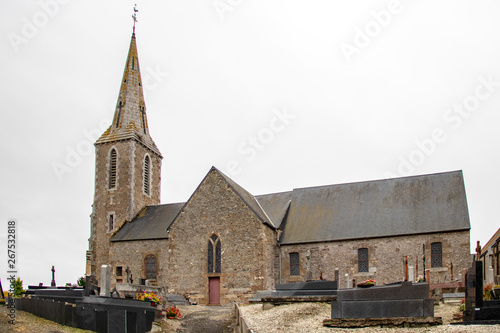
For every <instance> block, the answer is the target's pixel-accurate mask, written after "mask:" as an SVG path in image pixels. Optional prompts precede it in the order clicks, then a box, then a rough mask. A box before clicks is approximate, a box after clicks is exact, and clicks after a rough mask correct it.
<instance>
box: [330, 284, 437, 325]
mask: <svg viewBox="0 0 500 333" xmlns="http://www.w3.org/2000/svg"><path fill="white" fill-rule="evenodd" d="M433 316H434V300H433V299H431V298H429V284H427V283H416V284H413V283H412V282H402V283H397V284H392V285H385V286H374V287H370V288H354V289H341V290H339V291H338V293H337V301H334V302H332V318H334V319H337V318H341V319H343V318H349V319H351V318H401V317H433Z"/></svg>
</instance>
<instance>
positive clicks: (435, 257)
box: [431, 242, 443, 267]
mask: <svg viewBox="0 0 500 333" xmlns="http://www.w3.org/2000/svg"><path fill="white" fill-rule="evenodd" d="M442 266H443V244H442V243H441V242H436V243H432V244H431V267H442Z"/></svg>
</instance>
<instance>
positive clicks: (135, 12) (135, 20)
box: [132, 4, 139, 34]
mask: <svg viewBox="0 0 500 333" xmlns="http://www.w3.org/2000/svg"><path fill="white" fill-rule="evenodd" d="M138 11H139V10H138V9H137V4H135V5H134V15H132V18H133V19H134V30H133V33H134V34H135V22H137V12H138Z"/></svg>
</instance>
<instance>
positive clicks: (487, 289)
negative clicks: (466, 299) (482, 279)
mask: <svg viewBox="0 0 500 333" xmlns="http://www.w3.org/2000/svg"><path fill="white" fill-rule="evenodd" d="M491 289H493V283H489V284H487V285H486V286H484V288H483V299H484V300H492V299H493V294H492V292H491Z"/></svg>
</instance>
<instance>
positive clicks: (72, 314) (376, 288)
mask: <svg viewBox="0 0 500 333" xmlns="http://www.w3.org/2000/svg"><path fill="white" fill-rule="evenodd" d="M464 273H465V272H464ZM53 274H54V273H53ZM482 275H483V263H482V262H481V261H474V262H473V263H472V265H471V267H470V268H469V269H468V270H467V271H466V274H464V281H463V283H462V282H461V284H463V285H464V286H465V288H463V289H464V290H465V302H464V305H465V309H464V311H463V320H462V319H459V318H455V319H457V320H456V321H454V322H452V323H451V324H452V325H453V326H458V325H460V326H463V325H466V326H464V327H471V328H470V330H471V331H476V329H475V328H474V327H483V326H484V325H500V293H499V292H498V291H495V289H494V288H491V289H489V290H488V293H487V294H488V295H490V296H489V297H487V295H486V294H485V295H483V291H484V290H485V289H484V288H483V287H484V286H483V276H482ZM335 276H336V278H338V276H339V274H338V273H337V274H335ZM109 279H110V272H109V268H107V267H102V268H101V281H109ZM131 282H132V281H130V280H127V283H123V285H122V286H120V289H121V291H119V290H117V289H116V288H114V289H113V290H111V288H110V285H109V283H102V284H101V287H98V286H97V279H95V277H93V276H87V277H86V283H85V287H84V288H82V287H76V286H66V287H57V286H56V284H55V280H54V278H53V280H52V283H51V286H50V287H49V286H43V285H39V286H29V288H28V290H26V292H25V293H24V294H23V295H22V297H20V298H16V300H15V307H16V309H17V310H22V311H26V312H29V313H32V314H34V315H36V316H39V317H42V318H45V319H48V320H51V321H53V322H56V323H59V324H62V325H66V326H70V327H75V328H81V329H86V330H91V331H95V332H149V331H151V329H152V328H153V323H154V322H155V321H160V322H165V321H166V316H165V315H166V312H165V311H163V312H162V310H165V308H168V305H173V304H174V302H180V303H177V304H182V305H181V306H188V307H193V308H195V307H197V306H196V305H190V303H189V302H188V301H187V300H186V299H185V298H183V297H180V296H179V295H177V296H175V295H168V294H167V293H166V291H165V290H161V289H158V287H154V286H147V285H146V284H132V283H131ZM140 282H141V283H142V282H143V281H140ZM339 282H340V281H339V280H335V281H328V280H311V281H304V282H295V283H286V284H279V285H276V287H275V288H274V289H273V290H271V291H268V292H262V293H261V294H260V295H261V297H260V298H259V296H258V294H256V295H255V297H254V300H253V303H254V304H258V306H260V307H261V308H262V311H263V313H265V312H266V311H276V310H271V309H277V308H286V307H287V306H300V307H302V308H305V309H316V310H315V311H319V310H321V309H324V308H325V307H328V308H329V311H330V319H326V320H323V322H322V326H323V327H324V328H325V329H327V328H329V329H334V328H358V327H432V326H440V325H442V324H443V320H442V318H441V317H439V316H435V305H436V304H438V302H439V300H441V301H442V300H443V297H445V294H447V293H443V292H442V291H438V290H437V289H431V286H432V284H429V283H427V282H424V281H421V282H413V281H402V282H398V283H392V284H385V285H377V283H376V281H375V280H367V281H365V282H358V283H357V284H355V285H343V286H344V287H347V288H339V286H341V284H339ZM351 282H352V281H351ZM435 286H436V285H434V287H435ZM448 289H449V288H445V289H443V290H448ZM457 290H458V289H457ZM155 291H158V295H159V296H162V297H164V302H163V303H164V304H163V305H162V307H158V304H157V303H156V302H159V300H157V301H155V302H150V301H148V300H147V299H142V300H139V299H137V295H138V292H139V293H140V292H142V293H146V294H145V295H148V293H150V292H151V294H154V295H156V294H155ZM453 294H457V293H451V295H453ZM447 295H448V296H449V294H447ZM457 295H460V293H458V294H457ZM251 303H252V302H251ZM300 304H302V305H300ZM321 304H323V305H321ZM198 308H205V307H203V306H201V307H200V306H198ZM245 308H246V306H245V305H242V304H238V305H235V314H236V317H235V318H236V319H235V320H236V322H235V327H236V331H237V332H245V333H246V332H248V331H247V330H248V329H251V327H250V325H249V324H248V323H247V322H251V320H249V317H248V316H247V313H248V312H245V311H244V309H245ZM181 309H182V307H181ZM176 311H178V310H176ZM172 312H175V311H172ZM173 315H175V316H174V318H178V317H179V316H178V313H174V314H173ZM257 317H258V316H257ZM181 320H183V319H181ZM476 325H480V326H476ZM449 327H452V326H448V328H449ZM490 327H491V326H490ZM495 327H498V326H495ZM457 329H458V327H457ZM332 331H333V330H332ZM479 331H481V330H479Z"/></svg>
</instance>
